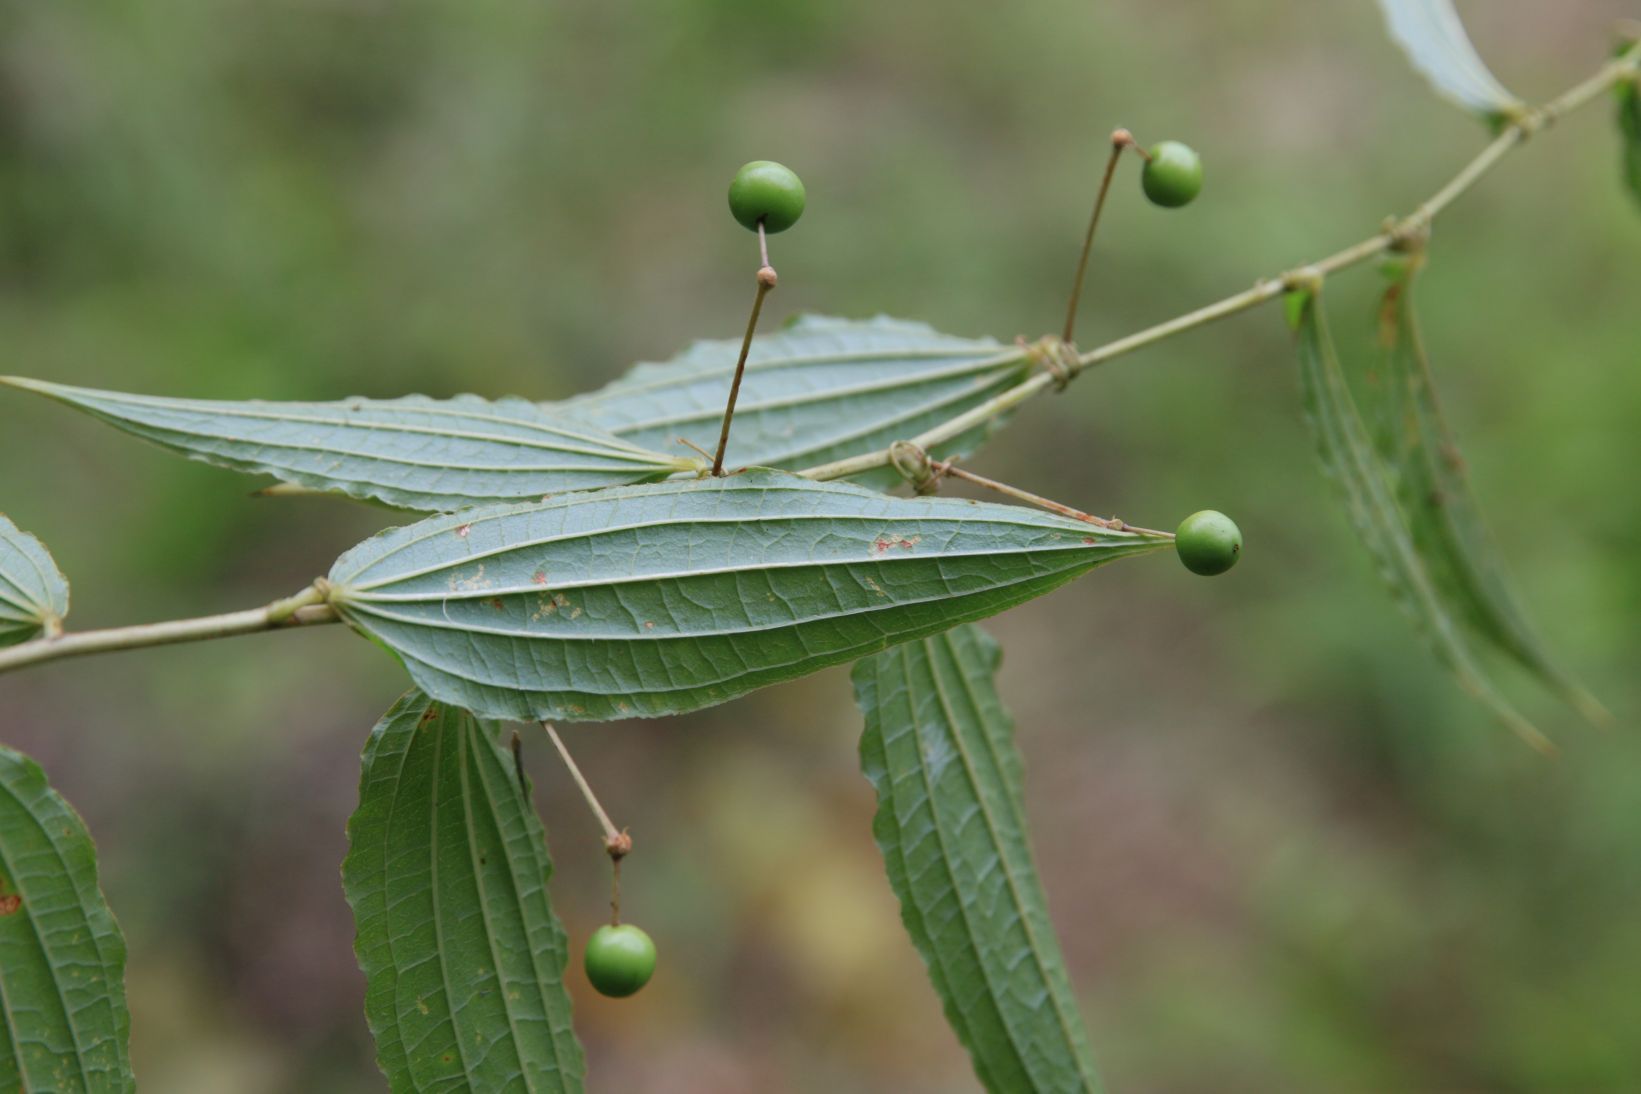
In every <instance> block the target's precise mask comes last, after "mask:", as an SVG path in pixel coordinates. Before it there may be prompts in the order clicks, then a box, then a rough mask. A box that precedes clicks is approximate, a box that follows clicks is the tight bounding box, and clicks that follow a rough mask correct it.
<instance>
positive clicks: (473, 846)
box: [342, 691, 586, 1094]
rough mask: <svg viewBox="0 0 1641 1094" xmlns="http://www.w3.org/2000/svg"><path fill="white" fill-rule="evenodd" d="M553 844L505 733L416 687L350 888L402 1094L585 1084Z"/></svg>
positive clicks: (378, 762) (389, 1070)
mask: <svg viewBox="0 0 1641 1094" xmlns="http://www.w3.org/2000/svg"><path fill="white" fill-rule="evenodd" d="M551 873H552V862H551V861H550V860H549V859H548V857H547V839H546V834H545V833H544V832H543V831H542V827H541V822H540V820H538V819H537V817H536V813H535V809H534V808H533V807H532V806H531V804H530V800H529V797H528V792H527V790H526V789H525V788H524V787H522V786H521V785H520V783H519V780H518V777H517V775H516V772H515V769H514V765H513V761H512V757H511V756H510V755H509V754H508V753H507V751H506V750H505V749H503V748H502V747H501V746H500V745H499V744H498V743H497V741H496V729H495V727H494V726H492V725H488V724H483V723H480V722H478V721H476V720H475V719H474V718H473V716H472V715H470V714H468V713H467V712H466V711H462V710H458V709H456V708H454V707H449V706H445V705H443V704H440V703H435V702H433V701H432V700H430V699H428V697H427V696H425V695H422V694H421V693H419V692H414V691H413V692H410V693H409V694H407V695H405V696H404V697H402V698H401V699H400V700H399V701H398V702H397V703H395V704H394V706H393V709H391V710H389V711H388V712H387V714H385V715H384V716H383V717H382V720H381V721H380V722H379V723H377V725H376V728H375V729H373V730H372V731H371V734H370V740H369V742H368V743H367V744H366V745H365V752H364V769H363V772H362V774H361V775H360V779H359V808H358V810H357V811H356V812H355V813H354V814H353V817H352V818H351V819H350V820H349V821H348V855H347V858H346V859H345V860H343V863H342V885H343V889H344V890H345V892H346V894H347V899H348V903H349V904H350V905H351V906H352V908H353V918H354V923H355V925H356V927H357V933H356V935H355V939H354V949H355V951H356V952H357V953H358V955H359V965H360V967H361V968H362V969H364V972H365V1017H366V1018H367V1020H368V1021H369V1022H370V1030H371V1033H372V1034H373V1035H374V1036H375V1038H376V1052H377V1061H378V1063H380V1065H381V1067H382V1071H383V1072H384V1073H385V1074H386V1075H387V1078H388V1082H389V1084H390V1085H391V1087H392V1089H393V1090H395V1091H435V1090H448V1091H458V1090H462V1091H466V1090H474V1091H483V1092H490V1091H529V1092H538V1094H540V1092H561V1091H579V1090H581V1089H582V1078H583V1075H584V1073H585V1070H586V1066H585V1063H584V1061H583V1059H582V1053H581V1045H580V1044H579V1043H578V1042H577V1041H576V1038H575V1032H574V1030H573V1029H572V1028H571V1024H570V997H569V995H568V993H566V991H565V990H564V968H565V964H566V962H567V960H568V956H567V955H568V946H567V943H566V941H565V937H564V928H563V927H562V926H561V925H560V924H559V921H558V917H557V916H555V915H554V914H553V909H552V905H551V904H550V903H549V902H548V899H547V879H548V877H549V876H550V875H551Z"/></svg>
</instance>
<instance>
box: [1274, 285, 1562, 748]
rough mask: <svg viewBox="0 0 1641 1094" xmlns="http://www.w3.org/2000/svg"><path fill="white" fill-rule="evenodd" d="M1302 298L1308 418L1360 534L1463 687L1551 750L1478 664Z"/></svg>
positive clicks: (1316, 309)
mask: <svg viewBox="0 0 1641 1094" xmlns="http://www.w3.org/2000/svg"><path fill="white" fill-rule="evenodd" d="M1300 299H1301V301H1302V303H1301V308H1300V313H1299V330H1298V340H1299V376H1300V391H1301V396H1302V399H1303V404H1304V410H1305V418H1306V421H1307V422H1308V424H1309V425H1310V429H1311V436H1312V439H1313V441H1314V442H1315V445H1316V453H1317V456H1318V457H1319V458H1320V460H1321V462H1322V469H1323V471H1324V472H1325V473H1326V474H1327V476H1328V477H1329V478H1330V479H1331V480H1332V481H1333V483H1334V485H1335V487H1336V488H1337V491H1338V494H1339V497H1340V499H1341V500H1342V501H1343V502H1344V505H1345V509H1346V511H1347V512H1348V514H1349V516H1350V520H1351V523H1352V524H1353V525H1354V526H1355V528H1356V533H1357V535H1358V536H1360V537H1361V539H1362V543H1363V545H1364V546H1366V547H1367V549H1368V552H1369V553H1370V554H1371V555H1372V556H1373V560H1374V562H1375V564H1376V565H1377V567H1378V570H1379V574H1380V576H1381V577H1383V578H1384V581H1385V583H1386V584H1387V585H1388V586H1389V587H1390V591H1391V594H1392V595H1393V596H1394V597H1395V598H1396V600H1397V602H1398V603H1399V604H1400V605H1401V606H1402V608H1403V610H1405V611H1406V612H1407V613H1408V615H1409V616H1410V617H1411V618H1412V619H1413V621H1414V623H1415V624H1416V625H1417V626H1418V628H1419V630H1420V632H1421V633H1422V634H1423V635H1424V636H1425V638H1426V639H1427V641H1428V642H1429V643H1430V647H1431V649H1432V651H1433V652H1434V653H1435V655H1436V657H1437V659H1438V660H1439V661H1441V662H1442V664H1443V665H1445V666H1446V667H1447V668H1448V670H1449V671H1451V672H1452V673H1453V674H1454V676H1455V677H1456V678H1457V679H1458V681H1459V684H1460V686H1462V687H1463V688H1464V689H1465V690H1466V691H1467V692H1469V693H1470V694H1471V695H1473V696H1474V697H1475V698H1477V699H1478V700H1480V701H1481V702H1482V703H1484V704H1486V705H1487V706H1488V707H1489V708H1490V709H1491V710H1492V711H1493V713H1494V714H1495V715H1496V716H1497V717H1498V718H1499V720H1500V721H1502V722H1503V723H1504V724H1505V725H1507V726H1509V727H1510V728H1511V729H1512V730H1514V731H1515V732H1516V733H1517V734H1519V735H1520V736H1521V737H1522V738H1523V739H1524V740H1526V741H1527V742H1528V743H1529V744H1531V745H1533V746H1534V747H1535V748H1538V749H1541V750H1544V751H1550V750H1552V746H1551V745H1550V743H1549V741H1548V740H1547V739H1546V738H1545V737H1544V735H1543V734H1542V733H1540V732H1539V731H1538V729H1537V728H1535V727H1534V726H1533V725H1532V723H1530V722H1528V721H1527V719H1525V718H1523V717H1522V716H1521V715H1520V714H1519V713H1517V711H1516V710H1515V708H1514V707H1512V706H1511V705H1510V704H1509V702H1508V701H1506V700H1505V698H1504V697H1503V696H1502V695H1500V694H1499V692H1498V690H1497V689H1496V688H1495V687H1494V686H1493V684H1492V682H1491V681H1490V680H1489V679H1488V678H1487V677H1486V676H1485V675H1484V674H1483V673H1482V671H1481V669H1480V668H1479V667H1478V666H1477V664H1476V662H1475V658H1474V657H1473V655H1472V654H1471V652H1470V647H1469V644H1468V642H1467V641H1466V639H1465V636H1464V634H1463V633H1462V632H1461V631H1460V629H1459V626H1458V624H1457V622H1456V621H1455V620H1454V618H1453V614H1452V610H1451V608H1450V606H1449V604H1448V603H1447V602H1446V601H1445V600H1444V599H1443V597H1442V595H1441V593H1440V591H1439V590H1438V587H1437V583H1436V581H1435V579H1434V578H1433V577H1432V576H1431V574H1430V571H1429V569H1428V567H1427V565H1426V563H1425V560H1424V559H1423V558H1422V557H1421V556H1420V554H1419V552H1418V550H1417V548H1416V547H1415V546H1414V543H1413V536H1412V533H1411V532H1410V531H1409V530H1408V525H1407V519H1406V517H1405V516H1404V515H1403V513H1402V511H1401V509H1400V507H1399V506H1398V505H1397V501H1396V495H1395V491H1394V488H1393V487H1392V485H1391V482H1390V479H1389V476H1388V475H1387V473H1386V468H1385V466H1384V464H1383V463H1381V462H1380V460H1379V456H1378V453H1377V452H1375V450H1374V447H1373V442H1372V440H1371V439H1370V437H1369V434H1368V429H1367V426H1366V425H1365V424H1363V422H1362V417H1361V414H1360V412H1359V411H1358V410H1357V408H1356V401H1355V399H1353V398H1352V397H1351V394H1350V389H1349V387H1348V386H1347V384H1346V382H1345V376H1344V372H1343V370H1342V369H1341V368H1340V366H1339V358H1338V355H1337V353H1336V352H1335V350H1334V347H1333V339H1332V336H1331V335H1330V334H1329V333H1328V327H1327V321H1326V319H1325V317H1324V315H1323V312H1322V302H1321V297H1320V293H1309V292H1307V293H1305V294H1304V295H1303V296H1302V297H1301V298H1300Z"/></svg>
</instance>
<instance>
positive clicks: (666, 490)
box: [330, 469, 1170, 721]
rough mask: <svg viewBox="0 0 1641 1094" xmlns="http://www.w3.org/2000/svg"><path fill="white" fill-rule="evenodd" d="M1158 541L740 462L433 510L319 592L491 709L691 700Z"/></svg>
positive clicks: (549, 713)
mask: <svg viewBox="0 0 1641 1094" xmlns="http://www.w3.org/2000/svg"><path fill="white" fill-rule="evenodd" d="M1169 542H1170V541H1169V539H1168V537H1166V536H1161V535H1157V534H1154V533H1142V532H1115V531H1108V530H1106V529H1105V528H1101V527H1098V526H1096V525H1091V524H1085V523H1082V522H1079V521H1074V520H1069V519H1067V518H1065V517H1059V516H1054V515H1052V514H1049V513H1044V512H1040V511H1038V510H1035V509H1025V508H1021V507H1018V506H1006V505H990V504H981V503H979V502H970V501H958V500H954V499H938V498H896V497H889V496H885V495H883V494H880V493H876V492H873V491H870V490H866V489H862V488H861V487H858V486H852V485H850V484H847V483H835V482H832V483H822V482H813V481H811V480H809V479H804V478H800V477H798V476H796V475H788V474H784V473H782V472H777V471H768V470H761V469H760V470H754V471H749V472H746V473H743V474H740V475H732V476H729V477H726V478H716V479H692V480H676V481H672V482H665V483H656V484H653V485H649V486H635V487H621V488H617V489H613V490H600V491H596V492H592V493H584V494H567V495H563V496H561V497H556V498H553V499H551V500H550V501H547V502H544V503H539V504H534V505H512V506H497V507H492V508H487V509H482V510H472V511H469V512H467V513H458V514H451V515H448V516H440V517H432V518H429V519H427V520H424V521H422V522H421V523H419V524H414V525H411V526H409V527H406V528H395V529H392V530H390V531H388V532H385V533H383V534H381V535H379V536H377V537H375V538H373V539H370V540H367V541H365V542H364V543H362V544H360V545H359V546H358V547H355V548H354V549H353V550H352V551H349V552H348V553H347V554H346V555H344V556H342V558H341V559H339V560H338V561H337V563H336V565H335V566H334V567H333V568H332V570H331V575H330V580H331V582H332V584H333V586H334V589H333V592H332V596H331V602H332V603H333V604H334V605H335V607H336V610H337V611H338V612H339V613H340V614H341V615H342V617H343V618H344V619H345V620H347V622H348V623H350V624H352V625H353V626H354V627H355V628H357V629H358V630H360V631H362V632H364V633H365V634H367V635H369V636H371V637H374V638H376V639H377V640H379V641H380V642H382V643H383V644H385V645H386V646H387V647H388V648H390V649H392V650H393V651H395V652H396V653H398V654H399V655H400V656H401V657H402V658H403V660H404V663H405V665H406V666H407V667H408V668H409V670H410V674H411V676H412V677H413V678H414V679H415V680H416V682H417V684H419V685H420V686H421V687H422V688H423V689H424V690H425V691H427V692H428V693H429V694H431V695H432V696H433V697H434V698H436V699H441V700H444V701H446V702H452V703H456V704H458V705H461V706H463V707H466V708H468V709H470V710H475V711H477V712H478V713H480V714H481V715H484V716H486V717H501V718H516V719H520V720H525V721H534V720H541V719H551V720H554V721H576V720H585V721H599V720H605V719H611V718H622V717H630V716H653V715H659V714H674V713H678V712H681V711H687V710H695V709H698V708H700V707H705V706H710V705H712V704H714V703H721V702H724V701H725V700H727V699H732V698H734V697H735V696H737V695H741V694H743V693H745V692H748V691H751V690H753V689H754V688H759V687H763V686H765V685H767V684H773V683H778V682H780V681H782V680H790V679H793V678H795V677H798V676H802V675H805V674H806V673H810V672H813V671H815V670H816V669H819V668H822V667H824V666H826V665H834V664H838V663H841V662H844V661H852V660H854V659H855V658H857V657H861V656H864V655H866V654H870V653H876V652H877V651H878V650H881V649H884V648H885V647H887V646H891V645H893V644H894V643H896V642H903V641H906V640H908V639H912V638H917V637H921V636H922V635H926V634H931V633H934V632H935V631H940V630H945V629H946V628H948V627H951V626H954V625H955V624H958V623H963V622H967V621H970V620H974V619H980V618H983V617H985V616H988V615H992V614H995V613H996V612H1000V611H1002V610H1003V609H1005V608H1009V607H1013V606H1014V605H1016V604H1020V603H1023V602H1025V601H1027V600H1030V599H1031V598H1033V597H1035V596H1039V595H1041V594H1042V593H1045V592H1047V591H1049V590H1050V589H1053V588H1057V587H1058V586H1060V585H1063V584H1065V583H1066V582H1067V581H1070V580H1071V579H1072V578H1075V577H1077V576H1078V575H1080V574H1082V573H1085V572H1086V571H1088V570H1089V569H1091V568H1093V567H1094V566H1097V565H1099V564H1100V563H1102V562H1107V561H1110V560H1111V559H1115V558H1120V557H1123V556H1125V555H1130V554H1136V553H1140V552H1144V551H1150V550H1155V549H1156V548H1158V547H1163V546H1166V545H1167V544H1168V543H1169Z"/></svg>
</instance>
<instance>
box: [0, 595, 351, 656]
mask: <svg viewBox="0 0 1641 1094" xmlns="http://www.w3.org/2000/svg"><path fill="white" fill-rule="evenodd" d="M335 622H337V615H336V613H335V611H333V610H332V609H331V607H330V605H329V604H326V603H325V594H324V592H323V591H322V590H321V589H320V588H318V587H317V586H315V587H312V588H308V589H304V590H303V591H302V592H300V593H298V594H296V595H295V596H290V597H286V598H285V599H283V600H276V601H274V602H273V603H272V604H268V605H265V606H263V607H261V608H251V609H248V610H246V611H242V612H228V613H226V614H225V615H208V616H203V617H201V618H199V619H173V620H168V621H166V622H164V623H142V624H139V625H137V626H134V627H111V628H109V629H107V630H100V631H82V632H80V633H78V634H76V633H72V632H70V633H66V634H58V635H55V636H47V637H42V638H36V639H34V640H33V641H32V642H24V643H22V644H20V645H16V646H12V647H10V648H8V649H3V650H0V673H5V672H10V671H12V670H13V669H20V668H23V667H25V666H28V665H38V664H41V663H43V662H46V661H57V660H61V659H62V658H65V657H83V656H85V655H87V654H92V653H106V652H108V651H110V650H135V649H142V648H143V647H145V646H169V645H174V644H176V643H178V642H201V641H204V640H205V639H208V638H229V637H232V636H233V635H236V634H257V633H259V632H261V631H272V630H281V629H284V628H286V627H303V626H309V625H312V624H317V623H335Z"/></svg>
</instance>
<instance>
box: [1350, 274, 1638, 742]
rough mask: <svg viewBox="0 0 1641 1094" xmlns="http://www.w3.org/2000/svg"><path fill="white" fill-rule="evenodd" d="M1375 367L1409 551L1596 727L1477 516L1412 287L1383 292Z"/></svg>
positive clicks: (1459, 605) (1486, 635)
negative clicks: (1380, 355)
mask: <svg viewBox="0 0 1641 1094" xmlns="http://www.w3.org/2000/svg"><path fill="white" fill-rule="evenodd" d="M1381 332H1382V337H1383V342H1384V344H1383V349H1384V367H1383V369H1382V370H1381V372H1382V376H1383V379H1384V383H1385V384H1386V395H1387V399H1388V402H1389V405H1390V409H1391V412H1392V414H1393V415H1394V417H1393V425H1394V428H1393V431H1392V433H1391V434H1390V437H1389V438H1388V440H1389V445H1388V449H1387V452H1386V458H1387V459H1388V460H1389V461H1390V463H1391V467H1392V469H1393V471H1394V473H1395V481H1396V485H1397V495H1398V497H1399V499H1400V501H1401V506H1402V511H1403V513H1404V514H1405V515H1406V517H1407V521H1408V528H1409V532H1410V533H1411V535H1412V537H1413V546H1414V549H1415V550H1416V551H1417V552H1418V553H1419V557H1420V558H1421V559H1422V560H1423V561H1424V563H1425V564H1426V566H1427V567H1428V569H1429V572H1430V574H1431V576H1432V578H1433V579H1434V581H1435V583H1436V587H1437V590H1438V592H1439V593H1440V594H1441V595H1442V597H1443V599H1444V600H1446V601H1447V602H1448V603H1450V604H1451V605H1452V606H1453V608H1454V609H1455V610H1456V611H1457V612H1458V613H1459V614H1460V615H1461V617H1462V618H1464V619H1465V620H1466V621H1467V622H1468V623H1469V624H1470V625H1471V626H1472V628H1473V629H1474V630H1475V632H1476V634H1477V635H1479V636H1480V637H1481V638H1482V639H1484V640H1485V641H1487V642H1489V643H1491V644H1492V645H1493V646H1495V647H1496V648H1498V649H1499V650H1500V651H1502V652H1503V653H1504V654H1506V655H1507V656H1509V657H1511V658H1513V659H1514V660H1515V661H1516V662H1517V663H1519V664H1520V665H1521V666H1522V667H1523V668H1525V669H1527V670H1528V671H1529V672H1530V673H1532V674H1533V675H1534V676H1536V677H1537V678H1538V679H1539V680H1540V681H1541V682H1542V683H1543V684H1544V685H1545V686H1546V687H1548V688H1550V689H1551V690H1552V691H1554V692H1557V693H1558V694H1560V695H1561V696H1562V697H1563V698H1565V699H1566V700H1567V701H1568V702H1569V703H1570V704H1571V705H1572V706H1573V707H1574V708H1576V709H1577V710H1578V711H1579V712H1580V713H1582V714H1583V715H1584V716H1585V717H1586V718H1589V719H1590V720H1591V721H1593V722H1596V723H1598V724H1599V723H1605V722H1608V721H1610V720H1611V715H1609V714H1608V713H1607V712H1606V710H1605V708H1603V707H1602V705H1601V704H1600V703H1599V702H1598V701H1597V700H1596V699H1595V698H1594V696H1592V695H1590V694H1589V692H1587V691H1586V690H1584V688H1583V687H1581V686H1580V685H1579V684H1578V683H1577V682H1576V681H1575V680H1573V679H1572V678H1571V677H1569V676H1568V675H1567V674H1566V673H1565V672H1564V671H1562V669H1561V668H1560V667H1559V666H1558V665H1557V664H1556V663H1555V661H1554V659H1552V658H1551V657H1550V655H1549V652H1548V650H1547V649H1546V648H1545V646H1544V643H1543V642H1542V641H1541V640H1540V639H1539V637H1538V635H1537V633H1536V632H1535V629H1534V628H1533V626H1532V624H1531V623H1529V622H1528V620H1527V615H1526V612H1525V611H1524V610H1523V609H1522V607H1521V605H1520V603H1519V602H1518V600H1517V598H1516V596H1515V594H1514V593H1513V592H1512V590H1511V587H1510V583H1509V581H1508V580H1507V579H1506V577H1505V571H1504V565H1503V561H1502V559H1501V558H1500V556H1499V552H1498V548H1497V546H1496V545H1495V544H1494V542H1493V537H1492V535H1491V534H1490V532H1489V530H1488V527H1487V523H1486V521H1485V520H1483V519H1482V515H1481V509H1480V506H1479V504H1478V503H1477V501H1476V496H1475V492H1474V491H1473V490H1472V489H1471V486H1470V477H1469V475H1468V474H1467V473H1466V471H1465V465H1464V458H1463V457H1462V456H1461V455H1460V454H1459V448H1458V441H1457V440H1456V439H1455V438H1454V436H1453V432H1452V430H1451V428H1449V426H1448V424H1447V418H1446V416H1445V415H1444V414H1443V413H1442V408H1441V403H1440V400H1439V399H1438V398H1437V395H1436V387H1435V377H1434V376H1433V375H1432V374H1431V371H1430V361H1429V358H1428V356H1427V355H1426V352H1425V346H1424V340H1423V338H1422V337H1421V335H1420V333H1419V326H1418V320H1417V318H1416V317H1415V315H1414V312H1413V299H1412V280H1411V276H1409V278H1408V279H1405V280H1401V281H1398V282H1396V283H1394V284H1392V285H1391V286H1390V287H1389V288H1388V289H1387V290H1386V293H1385V302H1384V307H1383V309H1382V311H1381Z"/></svg>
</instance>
